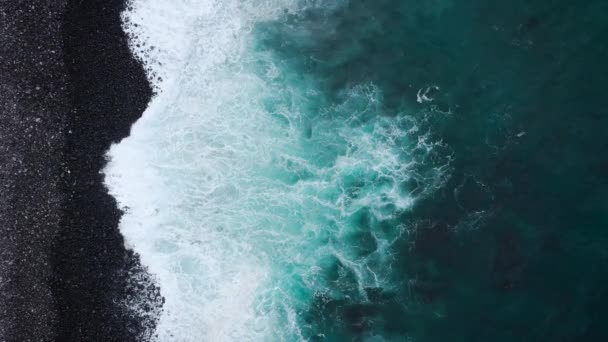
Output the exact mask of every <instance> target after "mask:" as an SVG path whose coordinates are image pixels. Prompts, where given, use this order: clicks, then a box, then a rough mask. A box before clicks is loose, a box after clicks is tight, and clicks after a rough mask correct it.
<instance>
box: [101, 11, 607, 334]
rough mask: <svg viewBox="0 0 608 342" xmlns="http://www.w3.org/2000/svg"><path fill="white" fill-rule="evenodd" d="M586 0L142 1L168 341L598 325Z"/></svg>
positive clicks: (126, 171) (117, 172)
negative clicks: (154, 92) (153, 92)
mask: <svg viewBox="0 0 608 342" xmlns="http://www.w3.org/2000/svg"><path fill="white" fill-rule="evenodd" d="M606 13H608V8H607V6H606V5H605V4H604V3H602V2H600V1H595V2H587V3H586V4H583V5H581V4H573V3H572V4H570V3H568V2H565V1H563V2H557V3H556V2H554V3H552V4H544V3H540V2H538V3H537V4H530V3H529V2H526V3H524V2H523V1H516V2H509V3H504V4H491V5H488V4H485V3H483V2H480V1H479V2H477V1H473V2H471V1H469V2H466V3H465V2H461V3H458V2H456V1H439V0H436V1H427V2H424V3H420V2H415V1H388V0H381V1H375V2H373V3H370V2H368V1H354V0H353V1H345V0H342V1H338V0H335V1H289V0H274V1H272V0H269V1H263V2H255V3H254V2H253V1H252V2H247V1H222V2H219V1H217V2H216V1H213V0H183V1H179V2H175V3H172V4H171V5H168V4H166V3H165V2H163V1H160V0H138V1H135V2H134V3H133V9H132V10H131V11H129V12H127V13H125V18H126V20H127V23H126V24H125V28H126V30H127V32H129V33H131V34H133V35H134V37H135V36H137V38H134V39H133V41H132V44H133V49H134V50H135V51H136V52H137V54H138V56H140V58H142V59H143V60H144V62H145V64H146V66H147V67H148V69H149V75H150V78H151V80H152V81H153V83H154V84H155V86H156V87H157V89H158V91H159V95H158V96H157V97H156V98H155V99H154V100H153V101H152V103H151V104H150V107H149V108H148V110H147V111H146V112H145V113H144V116H143V117H142V119H140V121H138V122H137V123H136V124H135V125H134V127H133V129H132V132H131V136H130V137H129V138H127V139H125V140H124V141H123V142H121V143H120V144H118V145H115V146H113V147H112V149H111V150H110V152H109V157H110V159H111V162H110V164H109V166H108V168H107V169H106V175H107V179H106V182H107V184H108V186H109V188H110V191H111V193H112V194H113V195H114V196H115V197H116V198H117V199H118V201H119V203H120V204H121V205H122V206H124V207H128V210H127V215H125V217H124V218H123V221H122V223H121V231H122V233H123V234H124V235H125V237H126V240H127V242H128V244H129V245H130V246H131V247H133V248H134V249H135V250H136V251H137V252H138V253H140V254H141V256H142V262H143V264H145V265H147V266H148V267H149V268H150V271H151V272H152V273H154V274H156V275H157V277H158V281H159V284H160V286H161V291H162V293H163V295H164V296H165V298H166V303H165V308H164V313H163V315H162V317H161V320H160V322H159V328H158V335H159V338H158V339H159V340H161V341H201V340H204V341H248V340H249V341H299V340H311V341H317V340H318V341H323V340H327V341H345V340H355V341H404V340H413V341H461V340H462V341H465V340H466V341H477V340H479V341H487V340H492V341H513V340H521V341H539V340H547V341H555V340H564V341H565V340H575V339H585V340H599V339H601V337H605V335H606V330H605V329H606V328H604V327H603V326H602V324H601V318H602V316H601V311H600V309H601V307H602V305H601V303H603V302H604V301H606V300H607V299H608V298H607V297H606V295H607V293H606V290H605V286H604V285H603V283H605V280H606V279H605V278H606V274H608V273H606V272H605V271H606V265H607V264H606V257H607V256H608V254H607V252H606V248H605V247H604V246H605V244H604V240H605V239H606V233H605V232H604V230H603V228H604V227H605V225H606V212H607V211H606V209H608V208H606V203H608V202H607V201H606V191H605V190H606V189H605V188H606V183H607V182H606V176H605V175H606V172H607V169H606V164H607V161H606V158H605V157H604V156H603V153H602V152H603V150H604V148H605V147H606V146H607V145H608V144H607V142H608V138H607V135H606V134H604V133H603V132H602V131H601V129H600V127H601V126H602V123H605V121H606V115H605V114H604V113H603V111H605V108H606V106H605V100H604V99H603V97H602V96H601V94H600V92H601V89H602V84H603V80H604V78H605V77H606V76H605V75H607V74H606V71H607V70H606V69H607V68H608V67H607V66H606V63H605V62H604V60H605V57H606V54H607V52H608V49H607V46H606V43H604V41H603V39H602V37H603V34H604V33H606V31H607V29H608V25H607V24H605V23H604V20H603V18H604V16H603V15H602V14H606Z"/></svg>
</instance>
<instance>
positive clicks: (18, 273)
mask: <svg viewBox="0 0 608 342" xmlns="http://www.w3.org/2000/svg"><path fill="white" fill-rule="evenodd" d="M124 6H125V4H124V1H122V0H120V1H119V0H114V1H112V0H89V1H78V0H73V1H67V2H63V1H50V2H40V1H18V0H10V1H5V0H2V1H0V105H1V111H0V340H1V341H138V340H144V339H146V337H148V335H149V334H150V333H151V332H152V331H153V328H154V325H155V323H156V318H157V317H158V315H157V313H158V310H159V308H160V301H161V298H160V296H159V294H158V289H157V288H156V287H155V286H154V285H153V284H152V282H151V281H150V277H149V275H147V274H146V273H145V271H143V270H142V268H141V266H140V264H139V261H138V258H137V256H136V255H134V254H133V253H132V252H131V251H128V250H127V249H126V248H125V246H124V241H123V238H122V236H121V235H120V233H119V231H118V222H119V219H120V216H121V212H120V211H119V210H118V209H117V207H116V203H115V201H114V199H113V198H112V197H111V196H109V195H108V194H107V189H106V188H105V187H104V185H103V175H102V174H101V173H100V170H101V169H102V168H103V166H104V164H105V160H104V154H105V152H106V151H107V149H108V148H109V146H110V144H111V143H114V142H118V141H120V139H122V138H124V137H125V136H127V135H128V134H129V129H130V126H131V124H132V123H133V122H134V121H135V120H137V118H139V116H140V115H141V114H142V112H143V111H144V110H145V108H146V105H147V103H148V101H149V100H150V97H151V95H152V90H151V88H150V86H149V84H148V82H147V80H146V77H145V74H144V71H143V69H142V66H141V65H140V64H139V63H138V62H136V61H135V60H134V59H133V57H132V55H131V54H130V52H129V49H128V45H127V39H126V36H125V34H124V33H123V31H122V29H121V27H120V12H121V11H122V9H124ZM133 279H138V280H137V281H135V280H133ZM145 298H152V299H151V300H150V299H145ZM136 303H138V307H139V308H140V309H141V310H139V311H137V312H136V311H135V310H132V309H128V308H129V306H131V307H132V306H133V305H134V304H136ZM126 304H131V305H126Z"/></svg>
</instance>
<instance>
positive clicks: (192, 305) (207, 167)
mask: <svg viewBox="0 0 608 342" xmlns="http://www.w3.org/2000/svg"><path fill="white" fill-rule="evenodd" d="M132 5H133V9H132V10H131V11H129V12H127V13H126V14H125V20H126V30H127V32H129V33H130V34H131V37H132V48H133V49H134V51H135V52H136V53H137V54H138V56H139V57H140V58H142V60H144V62H145V64H146V66H147V68H148V71H149V75H150V77H151V79H152V80H153V82H154V84H155V85H156V86H157V87H158V90H159V95H158V96H156V97H155V98H154V99H153V101H152V103H151V104H150V106H149V108H148V109H147V110H146V112H145V113H144V115H143V117H142V118H141V119H140V120H139V121H138V122H137V123H136V124H135V125H134V126H133V128H132V132H131V136H130V137H129V138H127V139H125V140H124V141H123V142H121V143H120V144H117V145H114V146H112V148H111V150H110V152H109V157H110V163H109V164H108V167H107V168H106V170H105V173H106V182H107V184H108V187H109V189H110V192H111V193H112V195H114V196H115V197H116V198H117V200H118V202H119V204H120V205H121V206H123V207H126V208H128V209H127V214H126V215H125V216H124V217H123V219H122V222H121V225H120V227H121V232H122V233H123V234H124V236H125V239H126V242H127V244H128V245H129V246H130V247H132V248H133V249H134V250H135V251H137V252H138V253H139V254H140V255H141V258H142V263H143V264H144V265H146V266H148V267H149V268H150V271H151V272H152V273H154V274H155V275H156V276H157V277H158V280H159V283H160V287H161V292H162V294H163V295H164V296H165V298H166V302H165V306H164V311H163V314H162V316H161V318H160V322H159V325H158V340H159V341H201V340H202V341H299V340H304V339H305V336H304V333H303V332H302V322H301V320H300V318H299V317H298V312H301V311H302V308H303V307H305V306H306V305H308V304H309V302H310V300H311V298H312V297H313V296H314V295H315V293H329V294H331V296H334V297H341V296H347V295H348V296H358V297H359V298H360V299H361V300H366V292H365V288H368V287H375V288H382V287H384V288H389V287H390V286H391V284H390V274H389V272H390V263H391V257H390V255H389V254H388V250H389V246H390V245H391V244H392V243H393V241H394V240H395V239H396V238H397V237H398V236H400V235H401V234H402V231H403V227H400V226H396V228H395V229H394V230H392V231H383V230H381V229H377V226H378V223H379V222H382V221H385V220H391V219H394V218H395V217H396V216H397V215H398V214H399V213H401V212H403V211H404V210H407V209H408V208H409V207H410V206H411V205H412V202H413V201H414V198H413V197H412V195H411V193H410V191H409V190H408V189H407V187H406V186H405V184H406V183H407V182H408V180H410V178H411V177H415V175H413V174H412V170H413V167H414V166H415V165H416V163H418V162H419V160H418V159H417V157H416V156H415V155H414V154H412V150H411V149H410V147H412V146H413V147H414V148H415V147H416V146H418V145H419V146H422V147H424V146H425V145H424V144H425V141H424V140H421V141H418V142H417V141H416V140H415V139H414V140H412V136H413V132H416V130H415V129H414V127H415V123H414V122H413V120H412V119H411V118H408V117H406V116H398V117H388V116H383V115H380V114H381V113H379V110H380V108H381V106H379V103H380V102H381V98H382V96H381V91H380V90H379V89H378V88H377V87H375V86H374V85H373V84H362V85H359V86H356V87H353V88H350V89H346V90H345V91H344V96H343V100H342V101H341V102H340V103H338V104H335V105H326V104H324V103H325V100H324V99H323V96H322V94H320V93H319V91H318V90H317V89H318V88H317V86H316V84H315V81H314V80H312V79H308V78H306V77H304V76H301V75H298V74H296V73H294V72H293V71H290V70H287V69H285V68H283V67H282V66H281V63H280V61H277V60H276V57H275V56H274V55H273V54H272V53H271V52H269V51H261V50H260V49H259V48H257V45H256V42H255V37H254V36H253V35H252V27H253V26H254V25H255V23H256V22H259V21H268V20H273V19H274V18H278V17H279V16H280V15H281V14H282V13H283V11H284V10H285V9H289V10H290V11H296V10H298V9H301V8H305V7H306V6H311V3H303V2H295V1H288V0H286V1H280V0H268V1H261V2H260V1H251V2H243V1H231V0H228V1H214V0H181V1H172V2H171V3H168V2H166V1H161V0H137V1H134V2H133V4H132ZM152 46H153V47H154V48H153V49H151V47H152ZM157 77H160V78H161V79H162V80H158V79H157ZM427 147H428V148H432V146H431V145H428V146H427ZM427 152H428V151H427ZM336 264H340V265H341V270H342V271H341V272H342V273H344V274H341V275H338V277H339V279H347V278H348V279H351V278H352V279H354V282H355V285H354V287H351V286H350V285H348V286H347V285H344V286H342V285H340V286H336V282H335V281H334V280H331V279H329V278H328V276H327V275H326V274H327V272H328V269H331V268H332V267H333V265H336ZM351 275H352V276H351ZM340 277H341V278H340ZM349 277H350V278H349ZM347 281H351V280H344V282H347Z"/></svg>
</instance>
